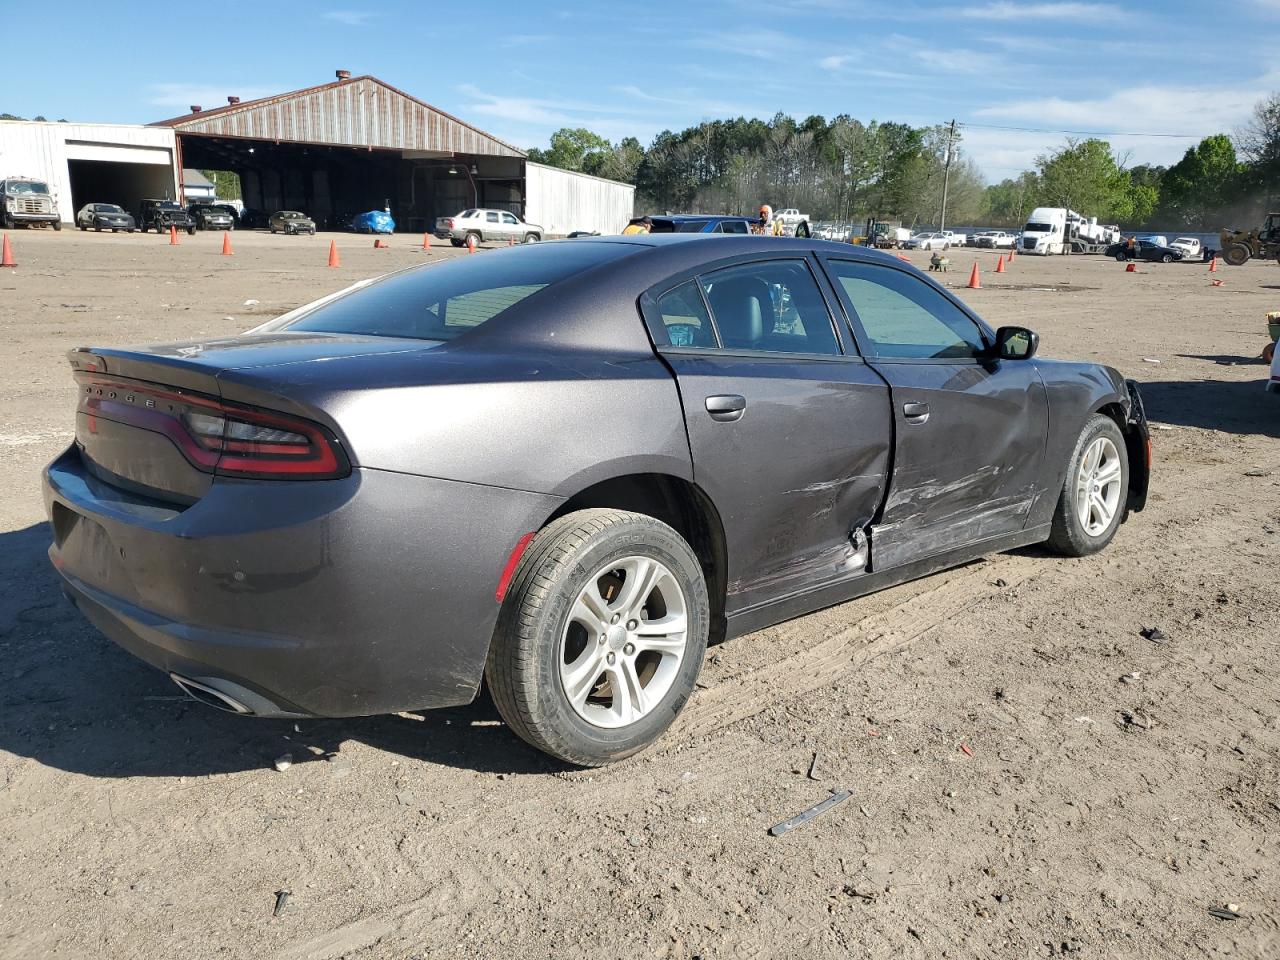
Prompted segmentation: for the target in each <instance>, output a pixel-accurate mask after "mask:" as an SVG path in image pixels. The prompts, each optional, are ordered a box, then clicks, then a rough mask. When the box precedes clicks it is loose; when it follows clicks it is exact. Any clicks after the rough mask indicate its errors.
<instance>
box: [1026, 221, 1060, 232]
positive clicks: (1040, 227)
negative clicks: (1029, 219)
mask: <svg viewBox="0 0 1280 960" xmlns="http://www.w3.org/2000/svg"><path fill="white" fill-rule="evenodd" d="M1022 229H1023V230H1024V231H1026V232H1027V233H1053V227H1052V226H1051V225H1049V224H1047V223H1028V224H1027V225H1026V226H1025V227H1023V228H1022Z"/></svg>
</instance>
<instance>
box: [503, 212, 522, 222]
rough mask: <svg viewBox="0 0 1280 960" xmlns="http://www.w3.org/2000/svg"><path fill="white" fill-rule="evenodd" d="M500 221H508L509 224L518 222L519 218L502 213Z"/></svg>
mask: <svg viewBox="0 0 1280 960" xmlns="http://www.w3.org/2000/svg"><path fill="white" fill-rule="evenodd" d="M502 222H503V223H509V224H516V223H519V222H520V221H519V220H517V219H516V218H515V217H513V216H512V215H511V214H509V213H504V214H503V215H502Z"/></svg>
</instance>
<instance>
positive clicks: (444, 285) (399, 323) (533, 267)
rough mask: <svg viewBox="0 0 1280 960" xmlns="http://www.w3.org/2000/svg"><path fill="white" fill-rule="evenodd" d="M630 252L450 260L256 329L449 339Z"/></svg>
mask: <svg viewBox="0 0 1280 960" xmlns="http://www.w3.org/2000/svg"><path fill="white" fill-rule="evenodd" d="M633 252H634V248H632V247H628V246H627V245H625V244H605V243H582V244H577V245H575V244H565V245H564V246H562V247H559V248H556V247H552V246H551V245H550V244H547V245H539V246H538V247H525V248H521V250H520V251H519V255H516V256H508V255H501V256H499V255H495V254H492V253H490V254H486V255H485V256H483V257H455V258H453V259H451V260H448V261H446V262H444V263H439V264H433V265H431V266H424V267H419V268H417V269H413V270H406V271H404V272H402V273H395V274H392V275H391V276H389V277H387V278H386V279H383V280H379V281H377V282H376V283H372V284H370V285H369V286H367V287H364V288H362V289H360V290H355V291H352V292H351V293H349V294H347V295H345V296H342V297H339V298H338V299H337V300H333V301H331V302H329V303H326V304H323V305H322V306H319V307H317V308H316V309H314V310H310V311H308V312H307V313H304V314H303V315H302V316H300V317H298V318H297V319H296V320H293V321H291V322H285V323H282V324H279V325H275V324H268V325H266V326H265V327H262V328H261V329H262V330H263V331H267V330H291V331H306V332H313V333H352V334H360V335H364V336H375V337H408V338H412V339H418V340H453V339H454V338H456V337H460V336H462V334H464V333H466V332H467V331H468V330H472V329H475V328H476V327H478V326H480V325H481V324H484V323H488V322H489V321H490V320H492V319H493V318H494V317H497V316H500V315H501V314H503V313H504V312H505V311H507V310H508V309H510V308H511V307H513V306H515V305H516V304H518V303H520V302H522V301H523V300H525V299H526V298H528V297H531V296H533V295H534V294H536V293H538V292H539V291H540V290H543V289H545V288H547V287H549V286H552V285H553V284H556V283H559V282H560V281H562V280H565V279H567V278H569V277H571V276H573V275H574V274H576V273H580V272H581V271H583V270H588V269H590V268H592V267H595V266H598V265H600V264H602V263H607V262H609V261H611V260H616V259H618V258H619V257H624V256H628V255H630V254H631V253H633Z"/></svg>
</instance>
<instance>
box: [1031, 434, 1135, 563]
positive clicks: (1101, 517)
mask: <svg viewBox="0 0 1280 960" xmlns="http://www.w3.org/2000/svg"><path fill="white" fill-rule="evenodd" d="M1128 499H1129V454H1128V448H1127V447H1126V446H1125V441H1124V434H1122V433H1121V432H1120V428H1119V427H1118V426H1116V422H1115V421H1114V420H1112V419H1111V418H1110V417H1108V416H1107V415H1106V414H1102V413H1096V414H1094V415H1093V416H1092V417H1090V418H1089V421H1088V422H1087V423H1086V424H1085V427H1084V430H1082V431H1081V433H1080V438H1079V439H1078V440H1077V441H1076V445H1075V448H1074V449H1073V450H1072V451H1071V460H1070V462H1069V464H1068V466H1067V477H1066V480H1065V481H1064V482H1063V485H1062V493H1061V494H1060V495H1059V497H1058V506H1057V508H1056V509H1055V510H1054V513H1053V525H1052V528H1051V531H1050V534H1049V539H1048V540H1047V541H1046V545H1047V546H1048V547H1049V548H1050V549H1051V550H1054V551H1056V552H1058V553H1061V554H1062V555H1064V556H1068V557H1087V556H1089V555H1090V554H1093V553H1097V552H1098V551H1099V550H1101V549H1102V548H1103V547H1105V546H1106V545H1107V544H1109V543H1110V542H1111V540H1112V538H1113V537H1114V536H1115V535H1116V530H1117V529H1119V527H1120V523H1121V521H1123V520H1124V515H1125V512H1126V510H1127V505H1128Z"/></svg>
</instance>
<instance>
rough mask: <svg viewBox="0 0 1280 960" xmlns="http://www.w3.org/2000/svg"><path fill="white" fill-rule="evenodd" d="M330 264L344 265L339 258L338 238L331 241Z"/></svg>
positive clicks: (334, 265) (333, 265)
mask: <svg viewBox="0 0 1280 960" xmlns="http://www.w3.org/2000/svg"><path fill="white" fill-rule="evenodd" d="M329 266H331V267H340V266H342V261H341V260H339V259H338V241H337V240H330V241H329Z"/></svg>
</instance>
